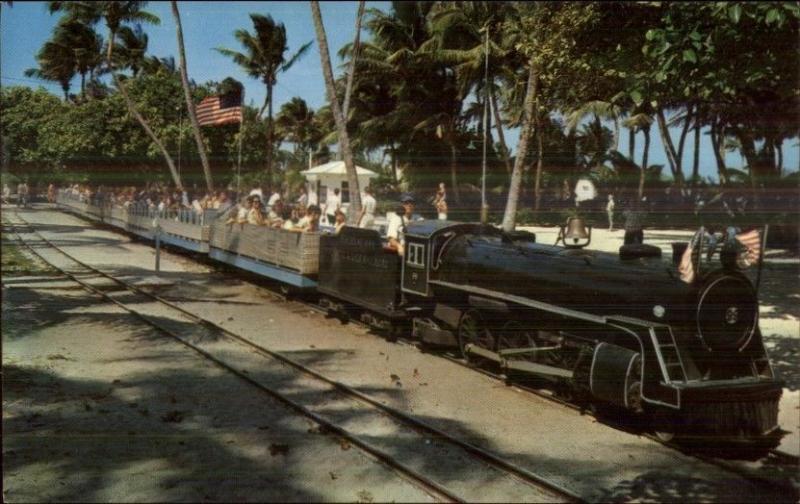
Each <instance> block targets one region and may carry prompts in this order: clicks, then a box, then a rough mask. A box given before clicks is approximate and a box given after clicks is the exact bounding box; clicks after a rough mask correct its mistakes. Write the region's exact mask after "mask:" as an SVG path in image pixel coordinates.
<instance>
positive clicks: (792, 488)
mask: <svg viewBox="0 0 800 504" xmlns="http://www.w3.org/2000/svg"><path fill="white" fill-rule="evenodd" d="M15 214H16V211H15ZM17 217H18V218H19V219H20V220H23V221H24V219H22V218H21V217H19V216H18V214H17ZM33 232H34V233H35V234H37V235H39V236H41V235H40V234H39V233H38V232H36V231H35V230H33ZM42 238H43V239H44V237H42ZM50 245H51V246H53V247H55V246H54V245H52V243H50ZM60 252H61V253H63V254H65V255H67V256H69V254H66V253H65V252H63V251H60ZM69 257H70V258H71V259H72V260H74V261H76V262H80V261H78V260H77V259H75V258H73V257H72V256H69ZM81 264H83V263H81ZM84 266H85V267H87V268H90V269H93V268H91V266H88V265H84ZM215 266H216V265H215ZM217 269H219V268H217ZM226 271H227V270H226ZM100 274H103V275H105V274H104V273H102V272H100ZM259 287H262V288H265V289H266V290H267V291H268V292H269V293H270V294H271V295H272V296H274V297H275V298H276V299H281V300H284V301H292V302H295V303H298V304H299V305H300V306H302V307H303V308H304V309H311V310H314V311H317V312H319V313H323V314H327V313H328V312H327V310H326V309H325V308H322V307H321V306H319V305H318V304H316V303H314V302H309V301H305V300H303V301H301V300H298V299H297V298H291V299H290V298H288V297H287V296H286V294H285V293H284V292H281V291H280V289H279V288H277V287H275V286H273V285H272V284H269V286H267V285H264V282H259ZM143 294H145V295H148V296H151V297H152V298H154V299H158V300H159V301H160V302H162V303H166V304H168V305H172V306H174V307H175V309H177V310H179V311H181V312H183V313H185V314H187V315H188V316H190V317H192V318H193V319H196V320H197V321H198V322H200V323H203V324H209V325H210V326H213V327H218V328H219V329H220V330H222V331H227V329H224V328H221V327H219V326H217V325H216V324H214V323H213V322H210V321H208V320H205V319H202V318H200V317H197V316H196V315H195V314H193V313H190V312H188V311H186V310H184V309H183V308H180V307H178V306H175V305H174V304H172V303H170V302H169V301H166V300H163V299H161V298H159V297H158V296H156V295H153V294H149V293H145V292H143ZM349 321H350V322H351V323H354V324H356V325H358V326H360V327H364V328H371V327H370V326H369V325H367V324H365V323H363V322H361V321H360V320H359V319H357V318H350V319H349ZM227 332H229V331H227ZM231 334H232V333H231ZM232 337H234V338H240V339H241V340H242V342H243V343H244V344H247V345H251V346H255V347H258V345H256V344H255V343H253V342H251V341H249V340H246V339H245V338H242V337H241V336H238V335H232ZM398 342H399V343H401V344H406V345H409V346H418V342H416V341H413V340H408V339H405V338H402V337H401V338H400V339H399V340H398ZM261 350H263V351H266V352H268V353H269V354H273V355H272V356H273V357H274V358H276V359H277V360H280V361H283V362H285V363H287V364H288V365H290V366H293V367H294V365H297V366H299V367H298V368H297V369H298V370H300V371H302V372H308V373H311V374H315V375H318V378H319V379H321V380H323V381H326V380H327V383H328V384H329V385H331V386H333V387H334V388H337V389H339V390H342V391H345V393H348V394H351V393H355V394H357V395H360V396H363V398H362V399H363V400H365V401H367V402H368V403H372V405H373V406H374V407H376V408H379V409H382V410H384V411H386V412H387V414H389V415H400V416H403V417H405V418H406V419H407V421H409V422H411V423H412V424H413V423H422V422H419V421H418V420H417V419H416V418H414V417H410V416H408V415H406V414H405V413H403V412H400V411H397V410H394V409H393V408H391V407H389V406H386V405H383V404H381V403H380V402H377V401H375V400H374V399H372V398H370V397H369V396H366V395H364V394H362V393H360V392H358V391H356V390H354V389H352V388H350V387H348V386H346V385H344V384H341V383H339V382H335V381H333V380H329V379H328V378H326V377H324V376H322V375H319V374H318V373H316V371H313V370H311V369H309V368H306V367H305V366H303V365H302V364H300V363H297V362H294V361H291V360H290V359H288V358H286V357H284V356H282V355H281V354H278V353H275V352H272V351H270V350H268V349H263V348H261ZM436 354H437V355H438V356H440V357H443V358H445V359H447V360H449V361H450V362H452V363H454V364H457V365H460V366H463V367H466V368H469V369H471V370H473V371H478V372H480V373H482V374H484V375H486V376H488V377H490V378H493V379H496V380H498V381H502V382H504V383H506V384H507V385H509V386H511V387H513V388H514V389H516V390H518V391H521V392H527V393H529V394H532V395H535V396H537V397H539V398H544V399H547V400H549V401H552V402H555V403H557V404H559V405H561V406H564V407H567V408H570V409H573V410H576V411H580V412H581V413H583V414H588V415H590V416H593V417H597V416H596V415H595V414H594V412H593V411H592V410H590V409H586V408H584V407H582V406H580V405H577V404H575V403H573V402H570V401H568V400H564V399H562V398H560V397H559V396H558V395H556V394H553V393H552V392H551V391H549V390H540V389H536V388H531V387H527V386H525V385H522V384H519V383H509V382H507V380H506V378H505V376H503V375H499V374H497V373H494V372H492V371H491V370H489V369H484V368H480V367H475V366H472V365H470V364H469V363H468V362H466V361H465V360H464V359H461V358H460V357H458V356H456V355H454V354H453V353H442V352H437V353H436ZM348 389H349V391H348ZM520 397H528V398H529V399H533V397H531V396H528V395H527V394H520ZM598 420H599V421H602V419H601V418H598ZM611 426H612V427H614V425H613V424H612V425H611ZM420 428H422V429H426V428H431V429H433V432H432V434H431V435H434V436H438V433H437V432H435V431H438V429H436V428H435V427H433V426H428V425H425V424H423V425H421V426H420ZM617 428H621V427H617ZM624 430H626V431H629V432H631V433H633V434H637V435H643V436H646V437H648V438H649V439H651V440H653V441H655V442H658V443H660V444H662V445H664V446H667V447H668V448H670V449H674V450H676V451H678V452H682V453H684V455H687V456H690V457H693V458H696V459H698V460H701V461H703V462H706V463H709V464H711V465H714V466H716V467H719V468H720V469H723V470H726V471H728V472H731V473H733V474H736V475H737V476H739V477H741V478H743V479H746V480H748V481H750V482H752V483H753V484H755V485H758V486H759V487H762V486H763V487H765V488H774V487H775V481H774V479H770V478H768V477H766V476H764V475H759V474H755V473H754V472H753V471H752V470H749V469H747V468H744V467H741V466H740V465H737V464H736V463H732V462H730V461H727V460H723V459H719V458H716V457H713V456H707V455H703V454H699V453H696V452H688V453H687V452H684V451H683V450H682V449H681V448H680V447H679V446H677V445H675V444H673V443H669V442H665V441H664V440H662V439H660V438H658V437H657V436H655V435H653V434H652V433H649V432H646V431H644V430H641V431H640V430H638V429H637V430H632V429H630V428H626V429H624ZM428 432H431V431H428ZM465 444H468V445H469V446H468V447H466V448H465V449H466V450H468V451H469V450H475V451H476V453H479V452H482V451H484V450H483V449H481V448H480V447H477V446H474V445H471V444H469V443H465ZM489 455H491V454H489ZM478 456H480V455H478ZM768 458H769V460H768V461H766V463H768V464H770V465H773V466H780V467H781V468H788V471H787V473H789V474H792V473H791V471H793V470H794V471H795V472H796V469H797V467H798V466H799V465H800V459H798V457H796V456H793V455H790V454H786V453H783V452H780V451H778V450H770V451H769V455H768ZM498 462H499V463H501V464H508V462H506V461H502V460H501V459H498ZM676 462H677V463H680V460H676ZM512 465H513V464H512ZM520 469H521V468H520ZM522 471H523V474H524V473H527V471H525V470H524V469H522ZM533 476H536V475H533ZM523 477H524V476H523ZM799 485H800V483H798V480H797V479H796V476H795V478H794V479H793V480H792V481H788V482H787V484H786V490H787V491H788V492H791V493H793V495H794V500H795V501H796V500H797V499H798V497H800V486H799ZM564 490H566V489H564ZM566 492H567V493H570V492H569V491H568V490H566ZM571 497H572V498H573V500H580V497H578V496H577V495H574V494H573V495H572V496H571Z"/></svg>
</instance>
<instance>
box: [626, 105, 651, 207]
mask: <svg viewBox="0 0 800 504" xmlns="http://www.w3.org/2000/svg"><path fill="white" fill-rule="evenodd" d="M652 124H653V116H652V115H650V114H648V113H646V112H642V111H640V112H638V113H636V114H633V115H632V116H631V117H629V118H627V119H626V120H625V126H626V127H628V128H630V129H631V131H641V132H642V134H644V149H642V163H641V165H639V169H640V173H639V189H638V195H639V200H641V199H642V196H644V180H645V174H646V172H647V158H648V155H649V153H650V125H652Z"/></svg>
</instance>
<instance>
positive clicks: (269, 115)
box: [267, 83, 273, 194]
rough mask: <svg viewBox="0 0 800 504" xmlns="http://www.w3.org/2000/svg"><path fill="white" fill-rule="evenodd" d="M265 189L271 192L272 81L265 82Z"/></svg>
mask: <svg viewBox="0 0 800 504" xmlns="http://www.w3.org/2000/svg"><path fill="white" fill-rule="evenodd" d="M267 98H268V99H267V191H268V192H269V193H270V194H272V142H273V139H272V83H268V84H267Z"/></svg>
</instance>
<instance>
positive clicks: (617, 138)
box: [611, 115, 619, 152]
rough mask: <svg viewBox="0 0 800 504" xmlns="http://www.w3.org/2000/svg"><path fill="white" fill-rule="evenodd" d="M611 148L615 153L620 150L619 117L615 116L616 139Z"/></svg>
mask: <svg viewBox="0 0 800 504" xmlns="http://www.w3.org/2000/svg"><path fill="white" fill-rule="evenodd" d="M611 148H612V150H613V151H614V152H617V151H618V150H619V117H618V116H616V115H615V116H614V139H613V141H612V145H611Z"/></svg>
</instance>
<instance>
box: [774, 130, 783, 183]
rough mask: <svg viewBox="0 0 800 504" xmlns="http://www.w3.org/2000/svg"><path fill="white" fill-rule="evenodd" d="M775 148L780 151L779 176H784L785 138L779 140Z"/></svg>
mask: <svg viewBox="0 0 800 504" xmlns="http://www.w3.org/2000/svg"><path fill="white" fill-rule="evenodd" d="M775 150H777V151H778V177H782V176H783V139H781V140H780V141H778V144H777V145H776V146H775Z"/></svg>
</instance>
